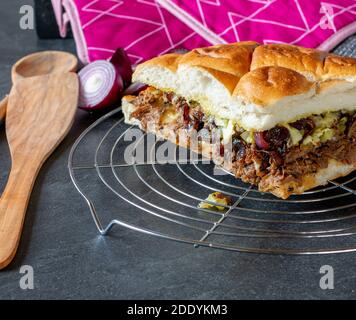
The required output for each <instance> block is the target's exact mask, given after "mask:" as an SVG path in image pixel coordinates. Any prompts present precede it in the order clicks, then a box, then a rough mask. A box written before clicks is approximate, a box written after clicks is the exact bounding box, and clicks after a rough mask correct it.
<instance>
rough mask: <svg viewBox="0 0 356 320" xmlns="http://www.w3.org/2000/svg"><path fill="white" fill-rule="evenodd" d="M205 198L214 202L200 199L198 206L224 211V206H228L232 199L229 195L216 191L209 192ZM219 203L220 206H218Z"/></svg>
mask: <svg viewBox="0 0 356 320" xmlns="http://www.w3.org/2000/svg"><path fill="white" fill-rule="evenodd" d="M205 200H206V201H210V202H213V203H214V204H213V203H208V202H205V201H202V202H200V203H199V205H198V207H199V208H202V209H211V210H219V211H224V210H226V209H227V208H226V206H230V205H231V204H232V200H231V198H230V197H229V196H226V195H224V194H222V193H221V192H218V191H216V192H213V193H211V194H209V196H208V197H207V198H206V199H205ZM219 204H221V205H222V206H219Z"/></svg>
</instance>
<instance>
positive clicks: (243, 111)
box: [122, 42, 356, 199]
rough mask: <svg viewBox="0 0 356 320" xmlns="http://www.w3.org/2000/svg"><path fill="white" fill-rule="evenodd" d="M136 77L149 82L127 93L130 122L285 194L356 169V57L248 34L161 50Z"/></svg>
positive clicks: (266, 188)
mask: <svg viewBox="0 0 356 320" xmlns="http://www.w3.org/2000/svg"><path fill="white" fill-rule="evenodd" d="M133 81H134V82H140V83H144V84H146V85H147V87H146V89H145V90H143V91H141V92H140V93H139V94H138V95H137V96H125V97H123V99H122V110H123V113H124V116H125V122H126V123H128V124H131V125H137V126H139V127H140V128H141V129H142V130H144V131H146V132H150V133H154V134H156V135H157V136H158V137H160V138H164V139H168V140H171V141H172V142H174V143H176V144H178V145H184V146H187V147H190V148H193V149H194V150H195V151H198V152H200V153H202V154H203V155H205V156H207V157H210V158H213V159H217V161H220V162H219V164H220V165H221V166H222V167H224V168H225V169H227V170H229V171H230V172H231V173H233V174H234V175H235V177H236V178H239V179H242V180H243V181H244V182H247V183H251V184H254V185H256V186H258V189H259V190H260V191H263V192H270V193H272V194H274V195H275V196H277V197H280V198H283V199H286V198H288V197H289V196H290V195H292V194H301V193H303V192H304V191H306V190H308V189H311V188H314V187H317V186H321V185H325V184H327V183H328V181H329V180H331V179H336V178H338V177H342V176H346V175H348V174H350V173H351V172H352V171H353V170H355V168H356V59H354V58H348V57H342V56H337V55H334V54H329V53H326V52H322V51H318V50H314V49H307V48H302V47H298V46H291V45H286V44H269V45H259V44H258V43H255V42H240V43H233V44H224V45H216V46H211V47H206V48H197V49H194V50H192V51H190V52H187V53H184V54H178V53H170V54H165V55H162V56H159V57H156V58H153V59H151V60H149V61H146V62H144V63H142V64H140V65H138V66H137V68H136V70H135V72H134V74H133ZM178 132H179V133H183V134H182V135H181V134H179V135H178ZM216 132H218V133H219V135H218V138H215V139H212V137H216ZM182 137H183V138H182ZM193 137H196V138H197V141H198V142H197V143H194V144H193V143H192V142H191V140H192V139H193ZM227 155H228V157H227ZM226 158H228V159H229V160H228V161H221V159H226ZM219 159H220V160H219Z"/></svg>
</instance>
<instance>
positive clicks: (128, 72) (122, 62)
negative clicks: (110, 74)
mask: <svg viewBox="0 0 356 320" xmlns="http://www.w3.org/2000/svg"><path fill="white" fill-rule="evenodd" d="M110 62H111V63H112V64H113V65H114V67H115V69H116V71H117V72H118V73H119V74H120V75H121V77H122V80H123V81H124V87H125V88H126V87H127V86H129V85H130V83H131V79H132V65H131V61H130V58H129V56H128V55H127V53H126V51H125V50H124V49H123V48H118V49H116V51H115V53H114V54H113V56H112V57H111V59H110Z"/></svg>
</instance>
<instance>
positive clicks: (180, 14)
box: [156, 0, 227, 45]
mask: <svg viewBox="0 0 356 320" xmlns="http://www.w3.org/2000/svg"><path fill="white" fill-rule="evenodd" d="M156 2H157V3H158V4H160V5H161V6H162V7H163V8H165V9H166V10H168V11H169V12H170V13H171V14H173V15H174V16H176V17H177V18H178V19H179V20H181V21H182V22H183V23H185V24H186V25H187V26H188V27H190V28H191V29H192V30H194V31H195V32H196V33H197V34H199V35H200V36H201V37H203V38H204V39H205V40H206V41H208V42H210V43H211V44H213V45H214V44H222V43H227V42H226V41H225V40H224V39H223V38H221V37H219V36H218V35H217V34H216V33H214V32H213V31H211V30H210V29H208V28H207V27H205V26H204V25H202V24H201V23H200V22H198V21H197V20H196V19H194V18H193V17H192V16H191V15H189V14H188V13H187V12H186V11H184V10H183V9H182V8H180V7H178V6H177V5H176V4H175V3H173V2H171V0H156Z"/></svg>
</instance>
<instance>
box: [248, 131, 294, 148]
mask: <svg viewBox="0 0 356 320" xmlns="http://www.w3.org/2000/svg"><path fill="white" fill-rule="evenodd" d="M289 136H290V135H289V131H288V129H287V128H285V127H281V126H276V127H274V128H272V129H270V130H266V131H261V132H256V133H255V135H254V137H255V143H256V145H257V147H258V148H259V149H261V150H274V149H278V148H281V147H283V145H285V144H286V143H287V141H288V139H289Z"/></svg>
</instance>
